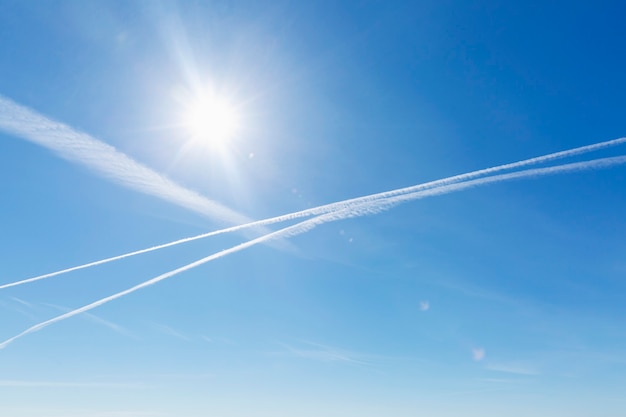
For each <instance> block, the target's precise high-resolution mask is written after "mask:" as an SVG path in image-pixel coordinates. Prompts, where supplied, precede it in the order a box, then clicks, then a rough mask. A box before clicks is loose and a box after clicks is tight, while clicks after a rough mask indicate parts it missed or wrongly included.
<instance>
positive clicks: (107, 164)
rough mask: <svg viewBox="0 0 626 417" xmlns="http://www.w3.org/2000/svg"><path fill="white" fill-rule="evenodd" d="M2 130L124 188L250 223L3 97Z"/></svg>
mask: <svg viewBox="0 0 626 417" xmlns="http://www.w3.org/2000/svg"><path fill="white" fill-rule="evenodd" d="M0 130H3V131H5V132H7V133H10V134H12V135H15V136H17V137H20V138H22V139H25V140H27V141H30V142H32V143H35V144H37V145H40V146H43V147H45V148H48V149H50V150H52V151H54V152H55V153H56V154H57V155H59V156H60V157H62V158H64V159H66V160H68V161H71V162H75V163H78V164H80V165H83V166H85V167H87V168H88V169H90V170H91V171H93V172H95V173H97V174H98V175H100V176H102V177H104V178H107V179H109V180H111V181H113V182H116V183H118V184H120V185H122V186H124V187H127V188H130V189H133V190H135V191H139V192H141V193H144V194H148V195H152V196H154V197H158V198H161V199H163V200H166V201H169V202H170V203H173V204H176V205H178V206H180V207H184V208H186V209H189V210H192V211H194V212H196V213H199V214H202V215H205V216H208V217H209V218H211V219H214V220H219V221H222V222H226V223H231V224H233V223H234V224H239V223H245V222H249V221H250V219H248V218H246V217H245V216H243V215H241V214H239V213H237V212H235V211H233V210H231V209H229V208H227V207H225V206H223V205H221V204H219V203H217V202H215V201H213V200H210V199H208V198H206V197H204V196H202V195H200V194H198V193H196V192H195V191H191V190H189V189H187V188H185V187H183V186H181V185H179V184H177V183H175V182H174V181H172V180H170V179H169V178H167V177H165V176H163V175H161V174H159V173H157V172H155V171H153V170H152V169H150V168H148V167H146V166H145V165H143V164H140V163H139V162H137V161H135V160H133V159H132V158H130V157H128V156H127V155H126V154H124V153H122V152H120V151H118V150H117V149H115V148H114V147H113V146H111V145H108V144H106V143H104V142H101V141H99V140H97V139H95V138H94V137H92V136H90V135H88V134H86V133H83V132H80V131H78V130H75V129H73V128H71V127H70V126H68V125H66V124H63V123H60V122H57V121H54V120H51V119H49V118H47V117H45V116H43V115H41V114H39V113H37V112H35V111H33V110H31V109H29V108H27V107H24V106H21V105H19V104H17V103H15V102H14V101H12V100H10V99H8V98H6V97H3V96H2V95H0Z"/></svg>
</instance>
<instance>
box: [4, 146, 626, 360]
mask: <svg viewBox="0 0 626 417" xmlns="http://www.w3.org/2000/svg"><path fill="white" fill-rule="evenodd" d="M624 163H626V156H616V157H610V158H600V159H594V160H591V161H584V162H575V163H570V164H563V165H558V166H553V167H547V168H534V169H527V170H523V171H517V172H511V173H507V174H500V175H492V176H490V177H486V178H479V179H474V180H467V181H464V182H460V183H454V184H449V185H442V186H440V187H437V188H433V189H428V190H422V191H417V192H413V193H410V194H404V195H397V196H393V197H387V198H383V199H379V200H374V201H369V202H364V203H362V204H360V205H356V206H353V207H347V208H344V209H341V210H338V211H334V212H330V213H326V214H323V215H320V216H318V217H314V218H312V219H309V220H305V221H303V222H300V223H297V224H295V225H292V226H288V227H285V228H283V229H280V230H278V231H275V232H272V233H268V234H265V235H263V236H260V237H258V238H255V239H252V240H249V241H247V242H244V243H240V244H238V245H236V246H233V247H231V248H228V249H225V250H222V251H220V252H217V253H214V254H212V255H209V256H207V257H205V258H202V259H199V260H197V261H195V262H192V263H190V264H187V265H185V266H182V267H180V268H177V269H174V270H172V271H169V272H166V273H164V274H161V275H159V276H157V277H154V278H152V279H149V280H147V281H144V282H143V283H140V284H137V285H135V286H133V287H131V288H128V289H126V290H123V291H120V292H118V293H116V294H113V295H110V296H108V297H105V298H101V299H100V300H97V301H94V302H92V303H90V304H87V305H85V306H83V307H79V308H77V309H75V310H72V311H69V312H67V313H65V314H62V315H60V316H57V317H54V318H52V319H49V320H46V321H43V322H41V323H38V324H36V325H34V326H32V327H29V328H28V329H26V330H24V331H23V332H21V333H19V334H17V335H15V336H13V337H11V338H9V339H7V340H5V341H4V342H2V343H0V349H4V348H5V347H7V346H8V345H9V344H11V343H12V342H14V341H15V340H17V339H19V338H21V337H24V336H26V335H28V334H30V333H33V332H36V331H39V330H41V329H43V328H45V327H47V326H50V325H51V324H54V323H57V322H59V321H62V320H65V319H68V318H70V317H73V316H75V315H77V314H81V313H84V312H86V311H89V310H92V309H94V308H96V307H99V306H101V305H103V304H106V303H108V302H110V301H113V300H115V299H118V298H121V297H123V296H125V295H128V294H130V293H133V292H135V291H138V290H140V289H143V288H146V287H149V286H151V285H154V284H156V283H158V282H160V281H163V280H165V279H167V278H171V277H173V276H175V275H177V274H180V273H182V272H185V271H188V270H190V269H192V268H195V267H198V266H200V265H202V264H205V263H207V262H210V261H212V260H215V259H218V258H221V257H224V256H226V255H230V254H232V253H235V252H239V251H240V250H243V249H246V248H249V247H251V246H254V245H256V244H259V243H262V242H265V241H268V240H272V239H277V238H289V237H292V236H295V235H298V234H301V233H305V232H307V231H309V230H311V229H313V228H314V227H316V226H318V225H320V224H323V223H327V222H332V221H338V220H343V219H346V218H349V217H357V216H363V215H367V214H374V213H378V212H380V211H382V210H386V209H389V208H390V207H392V206H394V205H396V204H399V203H402V202H406V201H410V200H416V199H420V198H425V197H429V196H433V195H442V194H447V193H451V192H455V191H460V190H464V189H468V188H473V187H477V186H480V185H486V184H490V183H496V182H502V181H510V180H514V179H521V178H533V177H539V176H545V175H551V174H559V173H566V172H576V171H583V170H590V169H601V168H608V167H611V166H615V165H619V164H624Z"/></svg>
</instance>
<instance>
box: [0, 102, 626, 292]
mask: <svg viewBox="0 0 626 417" xmlns="http://www.w3.org/2000/svg"><path fill="white" fill-rule="evenodd" d="M0 103H1V101H0ZM625 142H626V137H623V138H618V139H613V140H609V141H605V142H599V143H595V144H592V145H586V146H582V147H579V148H573V149H569V150H565V151H560V152H555V153H551V154H547V155H543V156H538V157H534V158H530V159H525V160H522V161H518V162H513V163H509V164H504V165H498V166H496V167H492V168H485V169H481V170H478V171H472V172H468V173H465V174H460V175H455V176H452V177H447V178H443V179H440V180H436V181H430V182H426V183H423V184H418V185H413V186H411V187H405V188H398V189H396V190H391V191H385V192H382V193H377V194H370V195H367V196H363V197H357V198H352V199H349V200H343V201H339V202H336V203H331V204H325V205H322V206H318V207H314V208H310V209H306V210H301V211H297V212H294V213H289V214H284V215H281V216H276V217H271V218H268V219H264V220H258V221H253V222H248V223H244V224H240V225H238V226H232V227H227V228H224V229H220V230H215V231H212V232H208V233H203V234H200V235H197V236H192V237H187V238H183V239H179V240H175V241H173V242H169V243H164V244H162V245H157V246H153V247H150V248H146V249H141V250H137V251H133V252H129V253H125V254H122V255H117V256H113V257H110V258H105V259H101V260H99V261H94V262H89V263H86V264H83V265H78V266H74V267H70V268H66V269H62V270H59V271H55V272H51V273H48V274H43V275H38V276H36V277H32V278H27V279H23V280H20V281H15V282H10V283H7V284H3V285H0V290H1V289H4V288H9V287H15V286H18V285H23V284H27V283H30V282H35V281H39V280H42V279H46V278H52V277H55V276H57V275H62V274H66V273H68V272H72V271H78V270H80V269H85V268H90V267H93V266H97V265H102V264H105V263H108V262H113V261H118V260H121V259H124V258H129V257H131V256H135V255H140V254H143V253H148V252H152V251H155V250H159V249H164V248H167V247H170V246H175V245H179V244H182V243H186V242H191V241H194V240H198V239H204V238H208V237H211V236H216V235H219V234H224V233H230V232H235V231H238V230H243V229H246V228H251V227H261V226H267V225H270V224H274V223H279V222H284V221H288V220H294V219H298V218H302V217H308V216H313V215H320V214H325V213H329V212H332V211H336V210H340V209H343V208H347V207H352V206H355V205H359V204H363V203H366V202H369V201H373V200H377V199H381V198H389V197H393V196H398V195H402V194H411V193H414V192H418V191H420V190H426V189H430V188H434V187H438V186H441V185H446V184H452V183H456V182H460V181H466V180H470V179H473V178H479V177H482V176H485V175H489V174H495V173H496V172H501V171H504V170H510V169H515V168H521V167H523V166H528V165H533V164H540V163H544V162H549V161H554V160H557V159H562V158H567V157H571V156H574V155H580V154H583V153H588V152H592V151H596V150H600V149H604V148H608V147H610V146H617V145H620V144H623V143H625Z"/></svg>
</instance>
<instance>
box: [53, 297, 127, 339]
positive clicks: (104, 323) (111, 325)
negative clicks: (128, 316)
mask: <svg viewBox="0 0 626 417" xmlns="http://www.w3.org/2000/svg"><path fill="white" fill-rule="evenodd" d="M41 305H43V306H46V307H50V308H53V309H55V310H59V311H64V312H68V311H72V309H71V308H68V307H64V306H60V305H57V304H50V303H42V304H41ZM84 317H85V319H87V320H90V321H92V322H93V323H97V324H100V325H102V326H104V327H107V328H109V329H111V330H113V331H115V332H117V333H119V334H123V335H125V336H129V337H132V338H133V339H137V337H136V336H135V335H133V334H132V333H131V332H130V331H129V330H128V329H126V328H124V327H122V326H120V325H119V324H115V323H113V322H111V321H109V320H105V319H103V318H102V317H99V316H96V315H95V314H92V313H85V314H84Z"/></svg>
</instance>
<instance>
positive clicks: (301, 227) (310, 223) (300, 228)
mask: <svg viewBox="0 0 626 417" xmlns="http://www.w3.org/2000/svg"><path fill="white" fill-rule="evenodd" d="M323 217H325V216H319V217H315V218H313V219H309V220H305V221H303V222H300V223H298V224H295V225H293V226H289V227H285V228H284V229H280V230H278V231H276V232H272V233H268V234H265V235H263V236H260V237H258V238H255V239H252V240H249V241H247V242H244V243H240V244H239V245H236V246H233V247H231V248H228V249H224V250H222V251H220V252H217V253H214V254H212V255H209V256H207V257H205V258H202V259H200V260H197V261H195V262H192V263H190V264H188V265H185V266H182V267H180V268H177V269H174V270H172V271H169V272H166V273H164V274H161V275H159V276H157V277H155V278H152V279H150V280H148V281H145V282H143V283H141V284H138V285H135V286H134V287H131V288H128V289H126V290H124V291H120V292H118V293H116V294H113V295H110V296H108V297H105V298H102V299H100V300H98V301H95V302H93V303H91V304H87V305H85V306H83V307H80V308H77V309H75V310H72V311H69V312H67V313H65V314H61V315H60V316H57V317H54V318H52V319H50V320H46V321H44V322H41V323H39V324H36V325H34V326H32V327H30V328H28V329H27V330H25V331H23V332H22V333H20V334H18V335H16V336H13V337H11V338H10V339H7V340H5V341H4V342H2V343H0V349H4V348H5V347H7V346H8V345H9V344H10V343H11V342H13V341H15V340H17V339H19V338H21V337H23V336H26V335H27V334H29V333H33V332H36V331H39V330H41V329H43V328H44V327H47V326H49V325H51V324H53V323H56V322H59V321H61V320H65V319H68V318H70V317H72V316H75V315H77V314H80V313H84V312H86V311H89V310H92V309H94V308H96V307H98V306H101V305H102V304H105V303H108V302H109V301H113V300H115V299H117V298H120V297H123V296H125V295H127V294H130V293H132V292H135V291H137V290H140V289H142V288H145V287H148V286H150V285H153V284H156V283H157V282H159V281H163V280H164V279H167V278H170V277H172V276H174V275H176V274H179V273H181V272H184V271H187V270H189V269H192V268H195V267H197V266H199V265H202V264H204V263H207V262H209V261H212V260H214V259H217V258H221V257H222V256H226V255H229V254H231V253H234V252H238V251H240V250H242V249H245V248H248V247H250V246H253V245H256V244H258V243H261V242H265V241H268V240H271V239H277V238H279V237H280V238H286V237H290V236H292V235H295V234H299V233H303V232H305V231H307V230H310V229H312V228H313V227H315V226H316V225H317V224H320V223H324V222H325V220H324V219H323Z"/></svg>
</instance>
